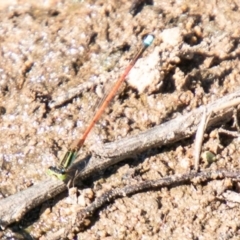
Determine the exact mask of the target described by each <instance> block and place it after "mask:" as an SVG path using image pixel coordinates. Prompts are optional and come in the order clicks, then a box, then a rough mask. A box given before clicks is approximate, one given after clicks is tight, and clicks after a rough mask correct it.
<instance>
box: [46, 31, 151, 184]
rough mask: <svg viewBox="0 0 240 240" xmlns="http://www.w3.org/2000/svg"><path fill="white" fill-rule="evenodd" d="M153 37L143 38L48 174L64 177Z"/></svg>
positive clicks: (61, 178)
mask: <svg viewBox="0 0 240 240" xmlns="http://www.w3.org/2000/svg"><path fill="white" fill-rule="evenodd" d="M153 39H154V37H153V36H152V35H147V37H146V38H145V39H144V40H143V46H142V47H141V49H140V50H139V51H138V52H137V53H136V55H135V56H134V58H133V59H132V61H131V62H130V64H129V65H128V66H127V68H126V69H125V71H124V73H123V74H122V76H121V77H120V78H119V79H118V80H117V81H116V82H115V83H114V85H113V87H112V89H111V90H110V91H109V93H108V94H107V95H106V96H105V97H104V100H103V101H102V104H101V105H100V107H99V108H98V109H97V111H96V113H95V115H94V116H93V118H92V119H91V120H90V122H89V125H88V127H87V128H86V130H85V131H84V133H83V135H82V136H81V138H80V139H78V140H77V141H75V142H74V143H73V144H72V145H71V146H70V148H69V149H68V151H67V152H66V153H65V155H64V157H63V158H62V160H61V161H60V164H59V165H58V166H57V167H55V166H51V167H49V169H48V173H49V174H50V175H54V176H56V177H58V178H59V179H60V180H64V179H66V172H67V169H68V168H69V167H70V166H71V164H72V163H73V161H74V160H75V158H76V156H77V153H78V151H79V150H80V149H81V147H82V146H83V144H84V142H85V140H86V138H87V136H88V134H89V133H90V131H91V130H92V128H93V127H94V125H95V124H96V122H97V121H98V120H99V118H100V117H101V116H102V114H103V112H104V110H105V109H106V107H107V106H108V104H109V102H110V101H111V100H112V98H113V97H114V95H115V94H116V92H117V91H118V89H119V87H120V86H121V84H122V82H123V81H124V80H125V78H126V76H127V75H128V73H129V72H130V70H131V69H132V68H133V66H134V65H135V63H136V62H137V60H138V59H139V58H140V57H141V55H142V54H143V52H144V51H145V50H146V49H147V47H149V46H150V45H151V44H152V42H153Z"/></svg>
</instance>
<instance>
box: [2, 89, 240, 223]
mask: <svg viewBox="0 0 240 240" xmlns="http://www.w3.org/2000/svg"><path fill="white" fill-rule="evenodd" d="M238 104H240V89H239V88H238V89H237V90H236V92H234V93H231V94H228V95H226V96H224V97H222V98H221V99H218V100H217V101H215V102H213V103H210V104H208V105H207V106H206V108H207V112H210V111H213V112H214V113H215V114H216V113H217V112H216V111H215V110H216V109H217V110H218V111H220V110H222V112H219V113H218V115H215V116H212V118H211V119H210V120H209V123H208V127H210V126H216V125H218V126H219V125H221V124H223V123H224V122H227V121H229V120H230V119H231V118H232V114H233V107H235V106H236V105H238ZM212 115H213V114H212ZM201 117H202V108H198V109H195V110H193V111H192V112H190V113H188V114H186V115H183V116H180V117H177V118H175V119H173V120H171V121H169V122H166V123H164V124H161V125H160V126H156V127H154V128H152V129H149V130H147V131H145V132H142V133H140V134H139V135H137V136H132V137H128V138H124V139H122V140H121V141H116V142H115V143H111V144H110V143H108V144H105V145H104V146H103V148H101V149H99V152H98V153H102V155H101V157H97V156H92V157H91V158H90V159H88V160H86V161H85V162H82V161H81V163H80V166H77V164H76V165H75V167H76V168H77V167H78V171H79V174H78V179H86V178H88V177H89V176H92V175H93V174H96V173H99V170H102V169H106V168H108V167H109V166H111V165H114V164H116V163H118V162H120V161H122V160H124V159H126V158H128V157H129V156H131V155H132V154H137V153H140V152H142V151H144V150H146V149H149V148H152V147H154V146H161V145H167V144H170V143H173V142H177V141H179V140H181V139H184V138H187V137H190V136H192V135H193V134H195V132H196V130H197V127H198V125H199V122H200V119H201ZM116 153H117V154H118V155H116ZM107 156H108V157H107ZM65 190H67V187H66V185H65V183H64V182H62V181H60V180H58V179H53V178H50V177H49V179H47V180H45V181H43V182H40V183H38V184H36V185H33V186H32V187H30V188H28V189H26V190H24V191H21V192H19V193H16V194H14V195H12V196H10V197H7V198H5V199H2V200H0V225H1V226H2V227H6V226H8V225H9V224H11V223H14V222H16V221H19V220H20V219H21V218H22V217H23V216H24V214H25V213H26V212H27V211H29V210H31V209H32V208H34V207H36V206H38V205H39V204H41V203H43V202H44V201H46V200H48V199H50V198H53V197H54V196H56V195H57V194H59V193H61V192H63V191H65Z"/></svg>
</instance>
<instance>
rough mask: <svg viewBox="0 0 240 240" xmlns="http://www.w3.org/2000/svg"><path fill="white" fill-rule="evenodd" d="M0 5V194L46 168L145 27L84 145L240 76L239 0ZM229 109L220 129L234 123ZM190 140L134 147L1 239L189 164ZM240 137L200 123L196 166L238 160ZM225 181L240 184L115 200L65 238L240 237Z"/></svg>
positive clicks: (53, 225)
mask: <svg viewBox="0 0 240 240" xmlns="http://www.w3.org/2000/svg"><path fill="white" fill-rule="evenodd" d="M0 8H1V10H0V54H1V61H0V166H1V168H0V172H1V174H0V182H1V184H0V198H4V197H7V196H9V195H12V194H14V193H16V192H18V191H21V190H23V189H26V188H27V187H29V186H31V185H32V184H34V183H36V182H39V181H41V180H43V179H45V178H46V169H47V168H48V167H49V166H52V165H56V164H57V162H58V161H59V158H61V156H62V155H63V154H64V152H65V151H66V149H67V148H68V147H69V145H70V144H71V142H72V141H73V140H74V139H76V138H78V137H79V136H80V133H81V132H82V130H84V126H85V125H86V123H87V121H88V119H89V118H90V117H91V116H92V114H93V108H94V106H95V105H96V102H97V101H98V99H99V98H100V97H101V95H102V92H103V91H104V89H103V88H104V86H105V85H107V83H111V82H113V81H115V80H116V79H117V78H118V76H119V75H120V74H121V73H122V72H123V70H124V69H125V67H126V66H127V64H128V63H129V60H130V59H131V57H132V56H133V55H134V53H135V51H136V50H137V49H138V48H139V47H140V46H141V40H142V39H143V38H144V36H145V35H146V34H148V33H151V34H153V35H154V37H155V39H154V42H153V44H152V45H151V46H150V47H149V48H148V49H147V50H146V51H145V52H144V55H143V57H142V58H141V59H140V60H139V61H138V62H137V64H136V67H135V68H134V69H133V70H132V72H131V74H130V75H129V78H128V80H127V83H126V84H124V87H122V89H121V92H120V94H118V96H116V97H115V98H114V101H113V103H112V104H111V107H110V108H109V109H108V110H107V114H105V115H104V116H103V118H102V119H101V120H100V121H99V123H98V124H97V126H96V127H95V128H94V130H93V131H92V133H91V134H90V136H89V138H88V139H87V141H86V144H85V146H84V148H83V149H82V150H81V153H80V154H82V153H85V154H86V153H89V152H91V151H93V150H94V146H96V145H98V144H101V143H102V142H110V141H114V140H117V139H121V138H124V137H126V136H128V135H135V134H138V133H139V132H141V131H144V130H146V129H149V128H151V127H153V126H156V125H158V124H161V123H163V122H166V121H168V120H170V119H172V118H176V117H177V116H179V115H181V114H184V113H186V112H189V111H191V110H192V109H194V108H197V107H199V106H201V105H206V104H207V103H210V102H212V101H214V100H216V99H218V98H220V97H222V96H224V95H225V94H227V93H231V92H233V91H234V90H235V89H236V88H237V87H239V86H240V72H239V69H240V68H239V66H240V62H239V53H240V48H239V43H240V42H239V34H240V15H239V11H240V9H239V8H240V4H239V2H238V1H231V0H225V1H205V0H204V1H200V0H198V1H197V0H194V1H168V0H161V1H160V0H154V1H126V0H121V1H117V0H116V1H114V0H112V1H111V0H96V1H91V0H86V1H64V0H62V1H58V0H52V1H50V0H49V1H41V0H40V1H38V2H37V3H36V1H4V3H0ZM79 86H81V88H79ZM233 119H234V117H233ZM236 119H237V118H235V121H234V120H233V121H232V122H229V123H228V124H226V125H225V126H222V128H225V129H227V130H229V131H237V127H236V125H237V123H236V122H237V120H236ZM193 143H194V137H192V138H190V139H187V140H184V141H181V142H178V143H175V144H172V145H169V146H159V147H158V148H154V149H149V150H148V151H146V152H144V153H143V154H142V155H137V156H133V158H132V159H128V160H126V161H125V162H123V163H121V164H117V165H116V166H113V167H111V168H110V169H107V170H106V171H105V172H101V173H99V175H98V176H93V179H89V180H87V181H85V182H84V187H81V188H79V189H75V188H71V189H69V192H68V193H64V194H62V195H61V196H59V197H58V198H56V199H53V200H52V201H48V202H46V203H44V204H43V205H42V206H40V207H39V208H38V209H35V210H34V211H31V213H29V214H27V215H26V217H25V218H24V219H22V220H21V221H20V222H19V223H17V224H14V226H11V227H9V228H7V229H6V230H4V231H2V232H0V236H1V239H42V240H43V239H49V237H48V236H49V234H52V233H54V232H57V231H59V230H60V229H62V228H64V227H65V226H66V225H67V224H69V223H70V222H71V221H72V218H74V212H75V209H76V208H77V207H85V206H87V205H89V204H90V203H91V202H92V201H93V200H94V199H95V198H96V197H98V196H100V195H101V194H102V193H104V192H105V191H106V190H109V189H113V188H117V187H123V186H125V185H127V184H130V183H134V182H138V181H142V180H147V179H157V178H161V177H163V176H168V175H172V174H183V173H186V172H189V171H190V170H191V169H193V166H194V158H193V151H194V144H193ZM239 144H240V143H239V139H238V138H233V137H232V136H231V135H227V134H218V129H212V130H211V131H210V132H207V133H206V134H205V136H204V143H203V152H204V151H211V153H213V154H214V155H215V160H214V161H212V162H206V161H205V162H204V161H203V159H202V160H201V163H200V169H212V170H215V169H229V170H231V169H232V170H234V169H238V168H239V152H240V151H239ZM136 168H137V169H138V171H137V172H138V174H137V175H134V174H132V175H131V173H132V172H134V170H135V169H136ZM130 175H131V176H130ZM129 176H130V177H129ZM126 179H127V180H126ZM227 189H228V190H234V191H236V192H238V191H239V185H238V184H237V183H236V182H233V181H230V180H229V179H224V180H214V181H211V182H206V183H204V184H189V185H179V186H175V187H172V188H162V189H159V190H158V191H148V192H142V193H138V194H135V195H132V196H130V197H125V198H120V199H116V200H115V201H114V202H112V203H111V204H109V205H105V206H104V207H103V208H102V209H100V210H99V211H98V212H96V213H95V215H94V216H93V217H92V218H90V219H88V221H86V223H85V228H84V229H80V230H79V232H77V233H75V235H74V234H73V235H71V236H69V238H70V239H106V240H107V239H108V240H110V239H142V240H147V239H151V240H152V239H199V240H204V239H219V240H226V239H240V221H239V219H240V208H239V204H238V203H232V202H229V201H225V200H224V199H222V197H221V194H222V192H224V191H226V190H227Z"/></svg>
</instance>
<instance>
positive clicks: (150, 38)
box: [143, 34, 154, 47]
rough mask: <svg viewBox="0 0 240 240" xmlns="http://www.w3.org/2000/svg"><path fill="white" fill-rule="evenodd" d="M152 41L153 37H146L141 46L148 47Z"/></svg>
mask: <svg viewBox="0 0 240 240" xmlns="http://www.w3.org/2000/svg"><path fill="white" fill-rule="evenodd" d="M153 39H154V36H153V35H151V34H149V35H147V37H146V38H145V39H144V40H143V45H144V46H146V47H149V46H150V45H151V44H152V42H153Z"/></svg>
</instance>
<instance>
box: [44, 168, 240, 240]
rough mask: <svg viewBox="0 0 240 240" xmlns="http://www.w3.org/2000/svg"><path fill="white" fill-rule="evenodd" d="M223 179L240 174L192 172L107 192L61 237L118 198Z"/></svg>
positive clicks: (80, 214) (80, 213) (239, 177)
mask: <svg viewBox="0 0 240 240" xmlns="http://www.w3.org/2000/svg"><path fill="white" fill-rule="evenodd" d="M223 178H232V179H235V180H236V181H239V180H240V172H230V171H224V170H222V171H221V170H220V171H203V172H192V173H187V174H183V175H172V176H168V177H164V178H161V179H157V180H148V181H143V182H140V183H137V184H134V185H129V186H126V187H123V188H117V189H114V190H110V191H107V192H106V193H104V194H103V195H102V196H100V197H98V198H97V199H95V201H94V202H93V203H91V204H90V205H89V206H88V207H86V208H85V209H81V210H80V211H78V212H77V213H76V218H75V221H74V222H73V223H71V224H69V225H68V227H66V228H65V230H64V233H63V231H61V237H64V238H66V237H67V236H68V234H70V233H72V232H74V230H75V229H76V230H77V231H79V228H80V227H83V223H84V220H85V219H86V218H87V217H90V216H91V215H93V213H94V212H95V211H96V210H97V209H99V208H100V207H102V206H103V205H104V204H107V203H109V202H111V201H113V200H114V199H116V198H120V197H126V196H129V195H132V194H135V193H138V192H142V191H147V190H156V189H160V188H162V187H171V186H179V185H182V184H186V183H190V182H193V183H194V184H199V183H201V182H205V181H210V180H212V179H223ZM238 198H239V197H238ZM47 237H48V239H51V240H54V239H58V238H54V237H50V236H47Z"/></svg>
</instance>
